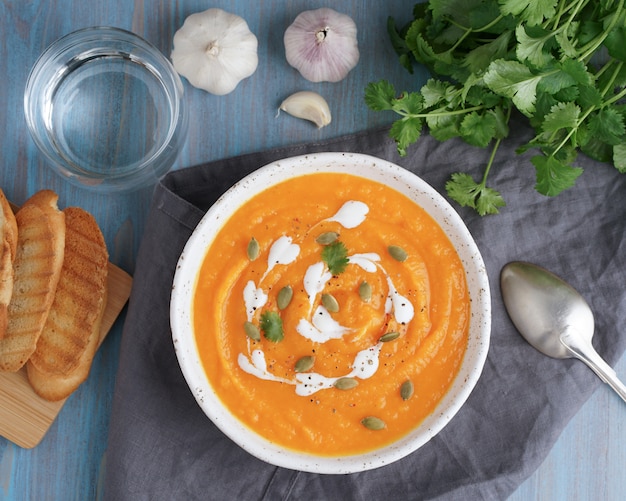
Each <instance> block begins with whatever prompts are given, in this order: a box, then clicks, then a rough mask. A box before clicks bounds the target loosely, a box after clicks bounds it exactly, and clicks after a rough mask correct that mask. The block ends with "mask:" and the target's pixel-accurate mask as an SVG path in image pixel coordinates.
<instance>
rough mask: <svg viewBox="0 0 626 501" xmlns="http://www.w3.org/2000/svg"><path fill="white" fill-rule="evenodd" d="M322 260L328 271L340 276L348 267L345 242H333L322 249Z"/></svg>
mask: <svg viewBox="0 0 626 501" xmlns="http://www.w3.org/2000/svg"><path fill="white" fill-rule="evenodd" d="M322 260H323V261H324V262H325V263H326V266H328V271H330V272H331V273H332V274H333V275H339V274H340V273H343V272H344V271H345V270H346V267H347V266H348V249H346V246H345V245H344V244H343V242H339V241H336V242H333V243H332V244H330V245H326V246H325V247H324V248H323V249H322Z"/></svg>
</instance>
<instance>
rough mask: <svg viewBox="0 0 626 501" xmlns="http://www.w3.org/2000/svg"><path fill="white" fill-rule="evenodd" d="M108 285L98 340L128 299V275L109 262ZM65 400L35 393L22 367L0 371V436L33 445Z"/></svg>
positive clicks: (29, 445) (26, 445) (111, 324)
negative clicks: (44, 396) (9, 370)
mask: <svg viewBox="0 0 626 501" xmlns="http://www.w3.org/2000/svg"><path fill="white" fill-rule="evenodd" d="M108 284H109V291H108V298H107V305H106V309H105V311H104V316H103V318H102V329H101V331H100V343H102V341H103V340H104V338H105V337H106V335H107V334H108V332H109V330H110V329H111V327H112V326H113V323H114V322H115V319H116V318H117V317H118V315H119V314H120V312H121V311H122V308H123V307H124V305H125V304H126V302H127V301H128V297H129V296H130V289H131V285H132V278H131V276H130V275H129V274H128V273H126V272H125V271H123V270H121V269H120V268H118V267H116V266H115V265H113V264H111V263H109V274H108ZM68 398H71V396H70V397H68ZM65 400H67V399H65ZM65 400H61V401H59V402H48V401H47V400H44V399H43V398H41V397H40V396H39V395H37V394H36V393H35V392H34V391H33V389H32V388H31V387H30V384H29V383H28V378H27V376H26V368H25V367H24V368H22V369H21V370H20V371H18V372H0V435H2V436H3V437H5V438H8V439H9V440H10V441H11V442H13V443H15V444H17V445H19V446H20V447H24V448H27V449H30V448H32V447H35V446H36V445H37V444H38V443H39V442H40V441H41V439H42V438H43V437H44V435H45V434H46V432H47V431H48V428H50V426H51V425H52V423H53V421H54V420H55V419H56V417H57V415H58V414H59V412H60V411H61V408H62V407H63V404H64V403H65Z"/></svg>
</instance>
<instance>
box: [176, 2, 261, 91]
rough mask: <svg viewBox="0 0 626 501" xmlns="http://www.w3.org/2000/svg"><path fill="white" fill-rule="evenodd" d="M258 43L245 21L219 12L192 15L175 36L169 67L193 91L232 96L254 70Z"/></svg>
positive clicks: (224, 12) (210, 11)
mask: <svg viewBox="0 0 626 501" xmlns="http://www.w3.org/2000/svg"><path fill="white" fill-rule="evenodd" d="M257 46H258V41H257V38H256V36H255V35H254V34H253V33H252V32H251V31H250V29H249V28H248V24H247V23H246V21H245V20H244V19H243V18H241V17H240V16H237V15H236V14H231V13H229V12H226V11H224V10H222V9H208V10H205V11H203V12H197V13H195V14H191V15H190V16H189V17H188V18H187V19H185V22H184V23H183V26H182V27H181V28H180V29H179V30H178V31H177V32H176V33H175V35H174V49H173V51H172V55H171V57H172V63H173V64H174V68H175V69H176V71H177V72H178V73H180V74H181V75H182V76H184V77H185V78H186V79H187V80H189V83H191V85H193V86H194V87H198V88H200V89H204V90H206V91H207V92H210V93H211V94H216V95H224V94H228V93H229V92H232V91H233V90H234V89H235V87H237V85H238V84H239V82H240V81H241V80H243V79H244V78H247V77H249V76H250V75H252V74H253V73H254V72H255V71H256V68H257V65H258V63H259V58H258V55H257Z"/></svg>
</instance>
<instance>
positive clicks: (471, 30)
mask: <svg viewBox="0 0 626 501" xmlns="http://www.w3.org/2000/svg"><path fill="white" fill-rule="evenodd" d="M503 18H504V16H503V15H502V14H500V15H498V16H496V18H495V19H493V20H492V21H490V22H488V23H487V24H485V25H484V26H481V27H480V28H476V29H474V28H469V27H467V26H462V25H460V24H459V23H457V22H455V21H454V19H452V18H449V17H446V18H445V19H446V20H447V21H448V22H449V23H450V24H451V25H452V26H456V27H457V28H460V29H462V30H465V32H464V33H463V34H462V35H461V36H460V37H459V39H458V40H457V41H456V43H454V44H453V45H452V46H451V47H450V48H449V49H448V50H447V51H446V52H444V54H445V53H450V54H451V53H452V52H454V51H455V50H456V49H457V48H458V47H459V46H460V45H461V44H462V43H463V41H464V40H465V39H466V38H467V37H468V36H470V35H471V34H472V33H481V32H483V31H486V30H488V29H489V28H491V27H493V26H495V25H496V24H498V23H499V22H500V21H501V20H502V19H503Z"/></svg>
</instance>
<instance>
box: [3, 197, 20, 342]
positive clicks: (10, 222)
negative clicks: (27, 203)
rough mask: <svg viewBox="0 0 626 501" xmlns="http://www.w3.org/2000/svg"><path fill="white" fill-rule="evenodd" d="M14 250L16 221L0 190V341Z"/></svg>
mask: <svg viewBox="0 0 626 501" xmlns="http://www.w3.org/2000/svg"><path fill="white" fill-rule="evenodd" d="M16 249H17V221H16V220H15V214H13V210H12V209H11V205H10V204H9V201H8V200H7V199H6V197H5V196H4V192H3V191H2V190H0V339H2V338H3V337H4V335H5V333H6V330H7V323H8V320H7V319H8V313H7V309H8V307H9V302H10V301H11V294H12V293H13V261H14V259H15V252H16Z"/></svg>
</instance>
